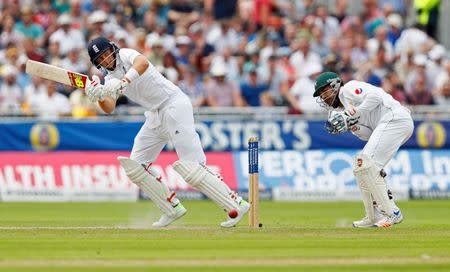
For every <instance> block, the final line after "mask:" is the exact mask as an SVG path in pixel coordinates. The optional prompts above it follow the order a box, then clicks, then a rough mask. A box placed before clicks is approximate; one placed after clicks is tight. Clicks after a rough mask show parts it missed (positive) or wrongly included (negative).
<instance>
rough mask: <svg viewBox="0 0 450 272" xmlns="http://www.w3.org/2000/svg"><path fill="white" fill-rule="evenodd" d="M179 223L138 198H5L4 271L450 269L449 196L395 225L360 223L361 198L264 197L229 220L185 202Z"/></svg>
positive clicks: (408, 211)
mask: <svg viewBox="0 0 450 272" xmlns="http://www.w3.org/2000/svg"><path fill="white" fill-rule="evenodd" d="M184 205H185V207H186V208H187V209H188V213H187V214H186V216H185V217H184V218H182V219H181V220H180V221H178V222H176V223H175V224H174V225H173V226H171V227H169V228H167V229H163V230H155V229H151V228H150V225H151V223H152V222H153V221H155V220H157V219H158V217H159V214H158V212H157V211H156V209H155V208H154V206H153V205H152V204H151V203H150V202H147V201H143V202H138V203H0V271H46V272H47V271H64V272H69V271H96V272H97V271H108V272H115V271H196V272H198V271H233V272H234V271H280V269H282V270H283V271H450V201H444V200H439V201H409V202H400V203H399V206H400V207H401V208H402V211H403V213H404V216H405V221H404V222H403V223H401V224H399V225H396V226H395V227H393V228H390V229H353V228H351V227H350V224H351V221H352V220H354V219H359V218H361V216H362V214H363V208H362V204H361V203H357V202H329V203H275V202H262V203H261V206H260V212H261V214H260V217H261V222H262V223H263V224H264V226H263V228H261V229H257V230H253V229H249V228H248V227H247V222H248V220H247V218H244V220H243V222H241V224H240V225H239V226H238V227H236V228H232V229H221V228H220V227H219V223H220V222H221V221H222V220H223V219H225V213H223V212H221V210H220V209H219V208H218V207H217V206H216V205H215V204H213V203H212V202H209V201H185V202H184Z"/></svg>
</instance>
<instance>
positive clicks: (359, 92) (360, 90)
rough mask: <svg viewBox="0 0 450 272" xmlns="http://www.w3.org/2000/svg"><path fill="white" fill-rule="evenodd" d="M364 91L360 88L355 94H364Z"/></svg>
mask: <svg viewBox="0 0 450 272" xmlns="http://www.w3.org/2000/svg"><path fill="white" fill-rule="evenodd" d="M362 92H363V90H362V88H358V89H356V90H355V94H362Z"/></svg>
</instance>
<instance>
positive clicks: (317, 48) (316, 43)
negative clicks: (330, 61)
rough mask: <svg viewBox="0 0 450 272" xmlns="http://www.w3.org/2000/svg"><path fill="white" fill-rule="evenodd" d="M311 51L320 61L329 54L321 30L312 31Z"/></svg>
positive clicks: (316, 28) (318, 28)
mask: <svg viewBox="0 0 450 272" xmlns="http://www.w3.org/2000/svg"><path fill="white" fill-rule="evenodd" d="M311 34H312V37H313V39H312V40H311V51H312V52H314V53H316V54H317V55H319V57H320V59H324V58H325V57H326V56H327V55H328V54H329V53H330V48H329V47H328V45H327V43H325V40H324V38H323V30H322V28H320V27H314V28H313V29H312V32H311Z"/></svg>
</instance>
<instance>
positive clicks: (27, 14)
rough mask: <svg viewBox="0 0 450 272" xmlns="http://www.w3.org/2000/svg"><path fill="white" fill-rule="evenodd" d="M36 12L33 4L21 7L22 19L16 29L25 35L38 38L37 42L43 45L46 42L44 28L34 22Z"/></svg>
mask: <svg viewBox="0 0 450 272" xmlns="http://www.w3.org/2000/svg"><path fill="white" fill-rule="evenodd" d="M33 16H34V12H33V9H32V7H31V6H24V7H22V9H21V16H20V21H18V22H17V23H16V25H15V27H14V28H15V30H17V31H18V32H20V33H22V34H23V35H24V36H25V37H29V38H32V39H35V40H36V44H37V45H38V46H39V47H41V46H42V45H43V44H44V40H43V37H44V29H43V28H42V26H40V25H38V24H35V23H34V22H33Z"/></svg>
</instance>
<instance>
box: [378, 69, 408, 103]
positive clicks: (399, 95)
mask: <svg viewBox="0 0 450 272" xmlns="http://www.w3.org/2000/svg"><path fill="white" fill-rule="evenodd" d="M381 88H383V90H385V91H386V92H387V93H388V94H390V95H392V97H393V98H394V99H395V100H397V101H398V102H400V103H401V104H406V102H407V99H406V94H405V90H404V89H403V85H402V84H401V82H400V81H399V79H398V76H397V74H396V73H395V72H394V71H391V72H390V73H388V74H387V76H386V77H385V78H384V79H383V83H382V84H381Z"/></svg>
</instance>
